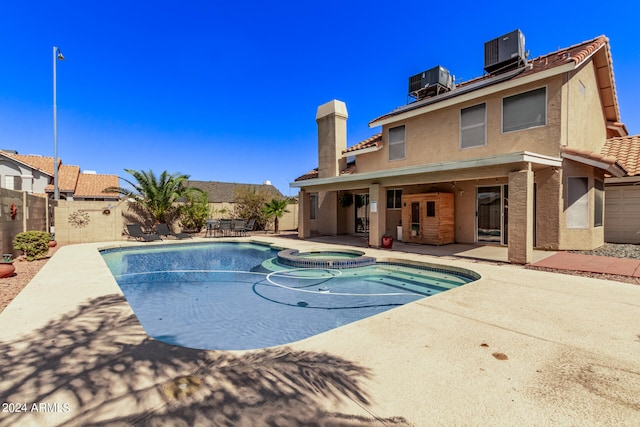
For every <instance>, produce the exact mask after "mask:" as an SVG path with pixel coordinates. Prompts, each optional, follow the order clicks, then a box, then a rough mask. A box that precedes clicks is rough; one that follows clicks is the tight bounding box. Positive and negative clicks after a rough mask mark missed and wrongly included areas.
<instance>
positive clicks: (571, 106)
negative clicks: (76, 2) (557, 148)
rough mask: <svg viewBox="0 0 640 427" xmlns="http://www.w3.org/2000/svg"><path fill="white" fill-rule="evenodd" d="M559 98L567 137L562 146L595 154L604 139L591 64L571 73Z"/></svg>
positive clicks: (603, 128)
mask: <svg viewBox="0 0 640 427" xmlns="http://www.w3.org/2000/svg"><path fill="white" fill-rule="evenodd" d="M563 98H564V101H563V103H564V105H565V108H564V109H563V117H564V118H565V120H564V121H563V123H565V126H564V129H566V133H567V136H568V139H567V141H566V142H565V144H564V145H568V146H569V147H574V148H580V149H583V150H589V151H593V152H595V153H599V152H600V150H601V149H602V146H603V145H604V142H605V141H606V139H607V126H606V118H605V116H604V112H603V110H602V107H601V102H600V93H599V91H598V82H597V80H596V72H595V65H594V63H593V62H589V63H587V64H585V66H584V67H582V68H580V69H579V70H577V71H576V72H575V73H572V75H571V78H570V79H569V81H568V82H567V84H565V86H564V89H563Z"/></svg>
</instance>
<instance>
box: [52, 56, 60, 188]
mask: <svg viewBox="0 0 640 427" xmlns="http://www.w3.org/2000/svg"><path fill="white" fill-rule="evenodd" d="M57 60H58V48H57V47H56V46H54V47H53V200H58V199H59V198H60V192H59V190H58V111H57V110H58V107H57V105H56V61H57Z"/></svg>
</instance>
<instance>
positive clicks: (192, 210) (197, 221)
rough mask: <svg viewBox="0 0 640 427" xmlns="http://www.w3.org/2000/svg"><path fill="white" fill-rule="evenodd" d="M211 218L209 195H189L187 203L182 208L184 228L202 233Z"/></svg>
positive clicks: (204, 193)
mask: <svg viewBox="0 0 640 427" xmlns="http://www.w3.org/2000/svg"><path fill="white" fill-rule="evenodd" d="M208 217H209V195H208V194H207V193H206V192H203V193H187V194H186V195H185V203H184V205H182V206H180V220H181V221H182V226H183V227H184V228H186V229H188V230H195V231H200V230H202V229H203V228H204V226H205V225H206V223H207V218H208Z"/></svg>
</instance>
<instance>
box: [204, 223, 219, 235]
mask: <svg viewBox="0 0 640 427" xmlns="http://www.w3.org/2000/svg"><path fill="white" fill-rule="evenodd" d="M218 231H220V221H218V220H217V219H208V220H207V234H205V237H215V234H216V233H217V232H218Z"/></svg>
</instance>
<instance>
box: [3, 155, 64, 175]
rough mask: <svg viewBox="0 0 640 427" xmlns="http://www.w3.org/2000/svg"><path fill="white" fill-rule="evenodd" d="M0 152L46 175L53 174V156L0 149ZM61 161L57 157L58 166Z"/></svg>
mask: <svg viewBox="0 0 640 427" xmlns="http://www.w3.org/2000/svg"><path fill="white" fill-rule="evenodd" d="M0 153H1V154H3V155H5V156H7V157H11V158H13V159H15V160H17V161H19V162H20V163H23V164H25V165H27V166H29V167H31V168H34V169H37V170H39V171H41V172H44V173H46V174H47V175H51V176H53V157H47V156H38V155H35V154H15V153H9V152H6V151H2V152H0ZM61 163H62V161H61V160H60V159H58V166H60V164H61Z"/></svg>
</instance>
